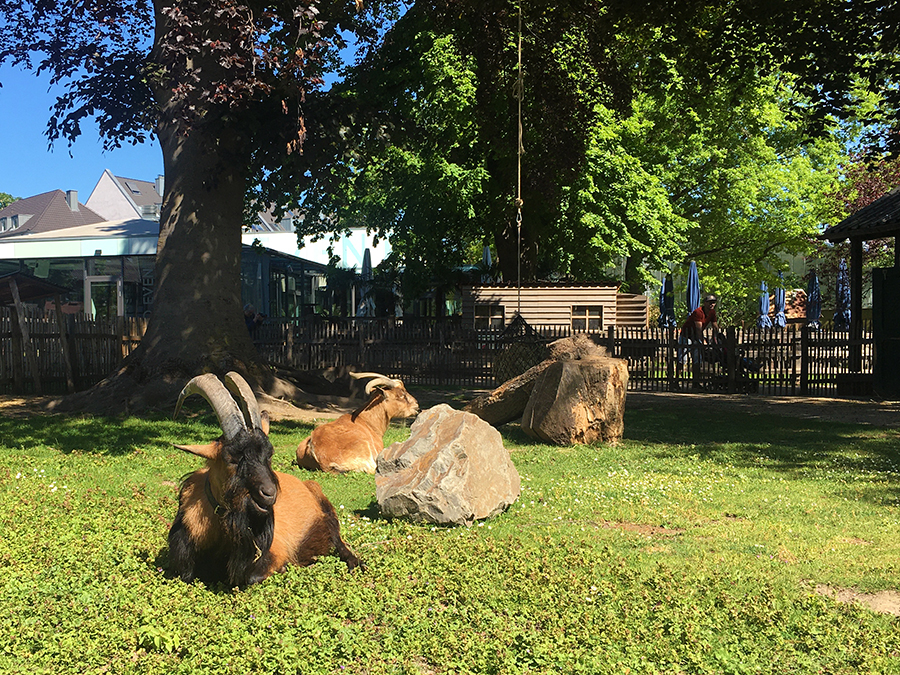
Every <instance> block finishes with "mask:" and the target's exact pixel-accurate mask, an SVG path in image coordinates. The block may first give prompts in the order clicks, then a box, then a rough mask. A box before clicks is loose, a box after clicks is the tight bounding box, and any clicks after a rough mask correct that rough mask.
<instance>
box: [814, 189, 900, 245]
mask: <svg viewBox="0 0 900 675" xmlns="http://www.w3.org/2000/svg"><path fill="white" fill-rule="evenodd" d="M897 234H900V186H898V187H895V188H894V189H893V190H891V191H890V192H888V193H887V194H886V195H884V196H883V197H880V198H879V199H876V200H875V201H874V202H872V203H871V204H869V205H868V206H865V207H863V208H861V209H860V210H859V211H857V212H856V213H853V214H851V215H849V216H847V217H846V218H844V219H843V220H842V221H841V222H839V223H838V224H837V225H834V226H832V227H829V228H828V229H827V230H825V231H824V232H823V233H822V234H820V235H819V239H825V240H827V241H843V240H844V239H862V240H863V241H867V240H869V239H880V238H881V237H892V236H895V235H897Z"/></svg>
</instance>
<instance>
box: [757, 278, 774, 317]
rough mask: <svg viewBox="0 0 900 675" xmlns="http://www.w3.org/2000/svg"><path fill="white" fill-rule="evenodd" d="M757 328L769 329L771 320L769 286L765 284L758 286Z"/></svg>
mask: <svg viewBox="0 0 900 675" xmlns="http://www.w3.org/2000/svg"><path fill="white" fill-rule="evenodd" d="M756 325H757V326H758V327H759V328H771V327H772V320H771V319H770V318H769V286H768V284H766V282H765V281H764V282H762V284H760V294H759V318H758V319H757V320H756Z"/></svg>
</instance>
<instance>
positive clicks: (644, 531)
mask: <svg viewBox="0 0 900 675" xmlns="http://www.w3.org/2000/svg"><path fill="white" fill-rule="evenodd" d="M600 525H601V526H602V527H605V528H607V529H610V530H622V531H624V532H634V533H636V534H641V535H644V536H646V537H652V536H657V537H677V536H678V535H679V534H684V530H682V529H681V528H677V527H662V526H661V525H647V524H646V523H614V522H611V521H608V520H605V521H603V522H602V523H600Z"/></svg>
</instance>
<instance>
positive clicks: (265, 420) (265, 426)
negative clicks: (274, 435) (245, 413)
mask: <svg viewBox="0 0 900 675" xmlns="http://www.w3.org/2000/svg"><path fill="white" fill-rule="evenodd" d="M259 428H260V429H262V432H263V433H264V434H265V435H266V436H268V435H269V413H268V412H266V411H265V410H263V411H262V412H261V413H260V414H259Z"/></svg>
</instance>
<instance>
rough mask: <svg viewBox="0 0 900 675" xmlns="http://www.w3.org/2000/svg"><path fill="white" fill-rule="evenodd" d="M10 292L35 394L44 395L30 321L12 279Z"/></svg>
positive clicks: (17, 288) (16, 285)
mask: <svg viewBox="0 0 900 675" xmlns="http://www.w3.org/2000/svg"><path fill="white" fill-rule="evenodd" d="M9 290H10V291H11V292H12V296H13V302H14V303H15V305H16V314H17V315H18V317H19V330H20V332H21V334H22V347H23V349H24V351H25V359H26V360H27V362H28V367H29V368H30V369H31V379H32V381H33V382H34V393H35V394H38V395H40V394H42V393H43V392H42V391H41V373H40V370H39V367H38V362H37V355H36V354H35V352H34V345H33V344H32V342H31V337H30V336H29V334H28V320H27V318H26V317H25V305H23V304H22V298H20V297H19V285H18V284H17V283H16V280H15V279H12V278H10V280H9Z"/></svg>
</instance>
